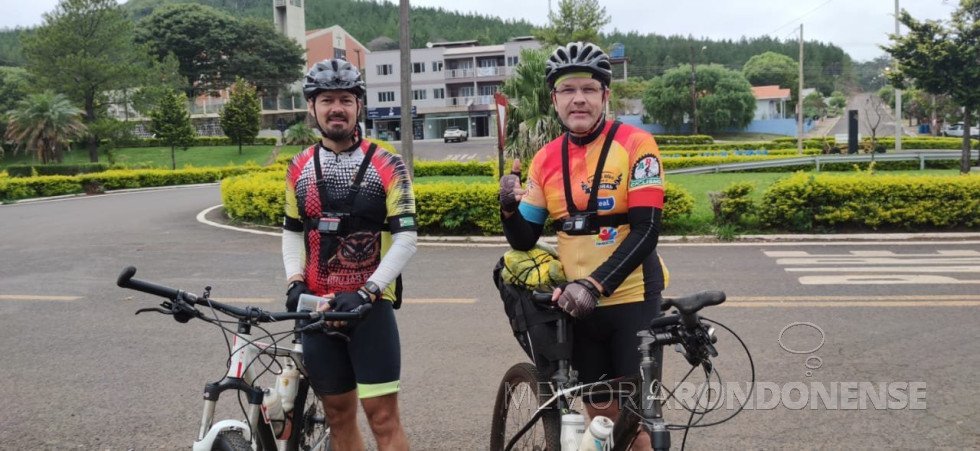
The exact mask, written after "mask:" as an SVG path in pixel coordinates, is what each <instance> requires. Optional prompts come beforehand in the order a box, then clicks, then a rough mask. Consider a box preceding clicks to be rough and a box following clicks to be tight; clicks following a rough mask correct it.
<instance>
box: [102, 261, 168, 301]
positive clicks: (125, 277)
mask: <svg viewBox="0 0 980 451" xmlns="http://www.w3.org/2000/svg"><path fill="white" fill-rule="evenodd" d="M134 275H136V268H135V267H133V266H127V267H126V268H125V269H123V271H122V273H120V274H119V278H118V279H116V285H118V286H119V287H120V288H129V289H132V290H136V291H142V292H144V293H148V294H152V295H155V296H160V297H163V298H167V299H176V298H177V296H179V295H180V290H177V289H175V288H170V287H165V286H162V285H157V284H155V283H150V282H145V281H142V280H139V279H134V278H133V276H134Z"/></svg>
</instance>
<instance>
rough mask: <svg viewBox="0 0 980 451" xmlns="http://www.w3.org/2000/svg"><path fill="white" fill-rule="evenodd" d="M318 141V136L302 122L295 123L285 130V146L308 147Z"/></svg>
mask: <svg viewBox="0 0 980 451" xmlns="http://www.w3.org/2000/svg"><path fill="white" fill-rule="evenodd" d="M318 140H319V135H317V133H316V132H315V131H313V128H312V127H310V126H309V125H306V124H305V123H303V122H297V123H295V124H293V125H292V126H290V127H289V129H287V130H286V144H289V145H291V146H292V145H300V146H310V145H313V144H315V143H316V142H317V141H318Z"/></svg>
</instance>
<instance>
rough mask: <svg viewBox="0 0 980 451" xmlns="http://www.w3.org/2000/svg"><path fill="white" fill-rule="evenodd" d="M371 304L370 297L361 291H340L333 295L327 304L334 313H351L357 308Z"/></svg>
mask: <svg viewBox="0 0 980 451" xmlns="http://www.w3.org/2000/svg"><path fill="white" fill-rule="evenodd" d="M370 302H371V296H370V295H369V294H367V293H366V292H365V291H363V290H357V291H341V292H340V293H337V294H336V295H334V298H333V299H331V300H330V301H329V302H327V303H328V304H330V310H331V311H334V312H352V311H354V310H355V309H357V308H358V307H360V306H362V305H364V304H368V303H370Z"/></svg>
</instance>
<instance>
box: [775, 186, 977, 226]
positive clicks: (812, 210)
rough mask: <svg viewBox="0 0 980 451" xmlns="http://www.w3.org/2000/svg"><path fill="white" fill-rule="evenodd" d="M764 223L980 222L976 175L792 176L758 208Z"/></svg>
mask: <svg viewBox="0 0 980 451" xmlns="http://www.w3.org/2000/svg"><path fill="white" fill-rule="evenodd" d="M759 217H760V219H761V221H762V222H763V224H765V225H768V226H773V227H778V228H788V229H790V230H794V231H808V230H813V229H825V228H829V227H832V226H847V227H858V228H870V229H873V230H877V229H878V228H882V227H885V228H902V229H906V230H912V229H915V228H917V227H927V228H935V227H958V226H966V227H976V226H980V177H976V176H908V175H904V176H898V175H874V176H866V175H861V176H854V175H828V174H816V175H808V174H804V173H800V174H796V175H794V176H792V177H788V178H785V179H782V180H779V181H777V182H776V183H773V184H772V185H770V187H769V188H768V189H767V190H766V192H765V193H764V194H763V201H762V203H761V204H760V206H759Z"/></svg>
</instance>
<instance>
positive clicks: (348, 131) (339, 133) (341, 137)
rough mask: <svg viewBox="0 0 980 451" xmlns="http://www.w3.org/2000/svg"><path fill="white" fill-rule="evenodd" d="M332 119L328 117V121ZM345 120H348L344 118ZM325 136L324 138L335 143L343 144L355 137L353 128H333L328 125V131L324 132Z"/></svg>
mask: <svg viewBox="0 0 980 451" xmlns="http://www.w3.org/2000/svg"><path fill="white" fill-rule="evenodd" d="M337 117H339V116H337ZM330 119H331V118H329V117H328V118H327V121H328V122H329V121H330ZM343 119H344V120H346V119H347V118H346V117H344V118H343ZM323 134H324V135H323V136H324V137H325V138H327V139H329V140H331V141H334V142H343V141H347V140H349V139H351V138H352V136H353V135H354V127H351V128H346V127H331V126H329V125H328V126H327V129H326V130H324V131H323Z"/></svg>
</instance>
